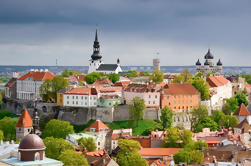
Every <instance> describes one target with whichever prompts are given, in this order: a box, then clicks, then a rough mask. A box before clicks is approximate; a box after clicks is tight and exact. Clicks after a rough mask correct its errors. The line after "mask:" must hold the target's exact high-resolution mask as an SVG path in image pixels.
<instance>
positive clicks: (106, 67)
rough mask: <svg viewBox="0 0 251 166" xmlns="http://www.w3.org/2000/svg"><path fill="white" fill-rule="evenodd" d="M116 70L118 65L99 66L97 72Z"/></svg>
mask: <svg viewBox="0 0 251 166" xmlns="http://www.w3.org/2000/svg"><path fill="white" fill-rule="evenodd" d="M117 68H118V64H101V65H100V66H99V68H98V69H97V71H115V70H116V69H117Z"/></svg>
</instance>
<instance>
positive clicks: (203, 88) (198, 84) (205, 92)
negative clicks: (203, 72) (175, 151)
mask: <svg viewBox="0 0 251 166" xmlns="http://www.w3.org/2000/svg"><path fill="white" fill-rule="evenodd" d="M191 82H192V85H193V86H194V87H195V88H196V89H197V90H198V91H199V92H200V95H201V100H208V99H209V97H210V93H209V84H208V83H207V82H206V81H205V80H203V79H202V78H199V77H195V78H193V79H192V81H191Z"/></svg>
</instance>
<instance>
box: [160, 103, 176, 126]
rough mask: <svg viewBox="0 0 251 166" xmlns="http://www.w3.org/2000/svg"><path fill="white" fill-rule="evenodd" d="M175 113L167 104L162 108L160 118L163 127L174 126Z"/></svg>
mask: <svg viewBox="0 0 251 166" xmlns="http://www.w3.org/2000/svg"><path fill="white" fill-rule="evenodd" d="M173 115H174V114H173V111H172V110H171V109H170V108H168V107H167V106H165V107H164V108H162V109H161V116H160V120H161V124H162V127H163V129H167V128H169V127H171V126H172V123H173Z"/></svg>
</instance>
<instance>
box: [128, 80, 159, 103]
mask: <svg viewBox="0 0 251 166" xmlns="http://www.w3.org/2000/svg"><path fill="white" fill-rule="evenodd" d="M135 97H139V98H142V99H144V101H145V106H146V107H152V108H159V106H160V92H159V90H157V89H154V87H153V86H152V85H149V84H130V85H128V86H127V87H126V88H125V89H124V100H125V104H132V102H133V98H135Z"/></svg>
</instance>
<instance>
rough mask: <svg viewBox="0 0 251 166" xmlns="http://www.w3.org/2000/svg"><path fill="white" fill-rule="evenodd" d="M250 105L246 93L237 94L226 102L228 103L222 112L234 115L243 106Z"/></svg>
mask: <svg viewBox="0 0 251 166" xmlns="http://www.w3.org/2000/svg"><path fill="white" fill-rule="evenodd" d="M242 103H243V104H244V105H246V106H247V105H248V100H247V96H246V95H245V94H244V93H237V94H236V95H234V96H233V97H231V98H229V99H227V100H226V103H225V104H224V105H223V108H222V111H223V112H224V113H225V114H227V115H230V114H231V113H234V112H235V111H236V110H237V109H238V108H239V106H240V105H241V104H242Z"/></svg>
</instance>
